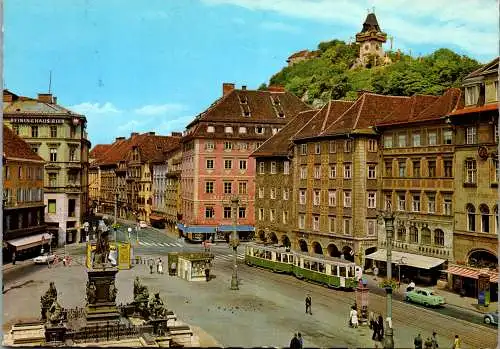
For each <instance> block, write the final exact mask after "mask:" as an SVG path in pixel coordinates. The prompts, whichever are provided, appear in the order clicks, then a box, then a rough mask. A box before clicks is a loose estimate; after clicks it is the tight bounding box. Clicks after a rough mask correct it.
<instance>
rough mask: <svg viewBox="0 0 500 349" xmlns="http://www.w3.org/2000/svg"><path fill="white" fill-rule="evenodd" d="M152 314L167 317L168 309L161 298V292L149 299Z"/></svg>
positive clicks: (157, 316) (156, 316)
mask: <svg viewBox="0 0 500 349" xmlns="http://www.w3.org/2000/svg"><path fill="white" fill-rule="evenodd" d="M149 309H150V314H151V316H152V317H154V318H157V319H158V318H160V319H161V318H166V317H167V309H166V308H165V306H164V305H163V301H162V300H161V298H160V294H159V293H156V294H155V295H154V297H152V298H151V300H150V301H149Z"/></svg>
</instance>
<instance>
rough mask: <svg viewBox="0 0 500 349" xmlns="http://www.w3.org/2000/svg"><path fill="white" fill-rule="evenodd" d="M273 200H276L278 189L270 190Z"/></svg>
mask: <svg viewBox="0 0 500 349" xmlns="http://www.w3.org/2000/svg"><path fill="white" fill-rule="evenodd" d="M269 197H270V198H271V199H272V200H275V199H276V188H271V190H270V196H269Z"/></svg>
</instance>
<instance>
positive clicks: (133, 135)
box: [130, 132, 139, 138]
mask: <svg viewBox="0 0 500 349" xmlns="http://www.w3.org/2000/svg"><path fill="white" fill-rule="evenodd" d="M138 135H139V133H137V132H132V133H131V134H130V138H134V137H135V136H138Z"/></svg>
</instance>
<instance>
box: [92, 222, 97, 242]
mask: <svg viewBox="0 0 500 349" xmlns="http://www.w3.org/2000/svg"><path fill="white" fill-rule="evenodd" d="M92 229H93V230H94V235H93V236H92V238H93V239H94V240H95V237H96V235H95V234H96V230H97V226H95V225H94V226H93V227H92Z"/></svg>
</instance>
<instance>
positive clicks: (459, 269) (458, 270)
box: [446, 265, 498, 282]
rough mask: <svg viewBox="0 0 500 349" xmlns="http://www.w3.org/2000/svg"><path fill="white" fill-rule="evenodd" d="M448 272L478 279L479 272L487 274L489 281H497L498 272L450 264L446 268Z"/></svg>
mask: <svg viewBox="0 0 500 349" xmlns="http://www.w3.org/2000/svg"><path fill="white" fill-rule="evenodd" d="M446 272H447V273H448V274H453V275H458V276H463V277H466V278H469V279H476V280H477V279H478V277H479V275H481V274H488V275H489V276H490V282H498V273H497V272H495V271H491V270H489V269H478V268H472V267H466V266H461V265H450V266H448V269H447V270H446Z"/></svg>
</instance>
